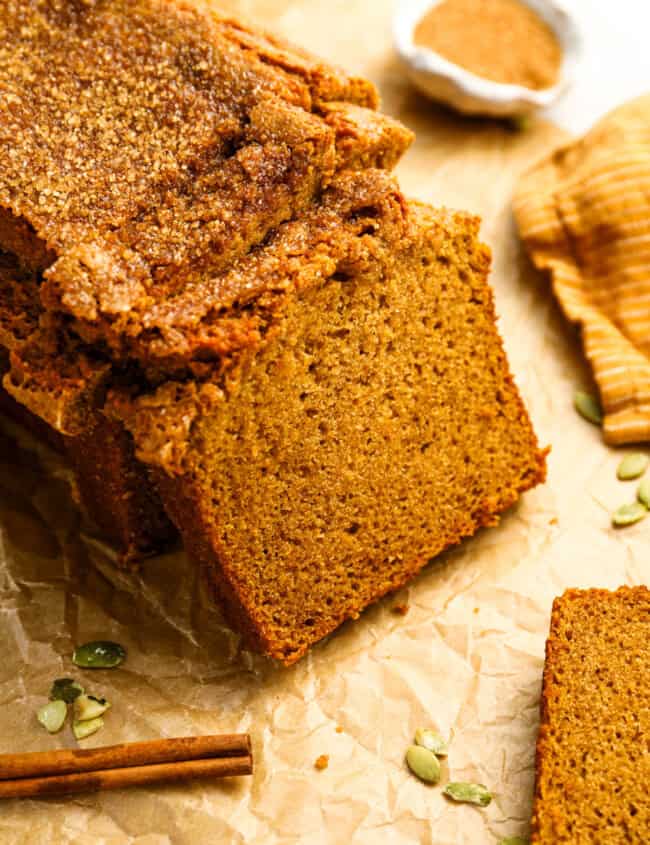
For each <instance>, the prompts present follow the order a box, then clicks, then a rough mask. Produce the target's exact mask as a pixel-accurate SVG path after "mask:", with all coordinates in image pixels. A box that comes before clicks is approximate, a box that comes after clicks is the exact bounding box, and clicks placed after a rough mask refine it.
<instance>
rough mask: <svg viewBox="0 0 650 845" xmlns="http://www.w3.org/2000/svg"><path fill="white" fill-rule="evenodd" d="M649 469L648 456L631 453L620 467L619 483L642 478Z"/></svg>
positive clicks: (618, 472)
mask: <svg viewBox="0 0 650 845" xmlns="http://www.w3.org/2000/svg"><path fill="white" fill-rule="evenodd" d="M647 468H648V456H647V455H644V454H643V452H630V454H629V455H626V456H625V457H624V458H623V460H622V461H621V462H620V464H619V465H618V471H617V473H616V475H617V477H618V480H619V481H632V479H634V478H640V477H641V476H642V475H643V473H644V472H645V471H646V470H647Z"/></svg>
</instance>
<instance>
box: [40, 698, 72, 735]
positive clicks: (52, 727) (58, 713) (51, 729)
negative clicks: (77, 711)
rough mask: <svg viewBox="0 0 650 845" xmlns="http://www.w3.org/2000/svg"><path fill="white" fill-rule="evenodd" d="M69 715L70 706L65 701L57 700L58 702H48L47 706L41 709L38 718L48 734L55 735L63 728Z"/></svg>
mask: <svg viewBox="0 0 650 845" xmlns="http://www.w3.org/2000/svg"><path fill="white" fill-rule="evenodd" d="M67 715H68V705H67V704H66V703H65V701H61V699H57V700H56V701H48V703H47V704H44V705H43V706H42V707H41V708H39V710H38V712H37V713H36V718H37V719H38V721H39V722H40V723H41V725H43V727H44V728H45V730H46V731H47V732H48V733H51V734H55V733H58V732H59V731H60V730H61V728H62V727H63V723H64V722H65V717H66V716H67Z"/></svg>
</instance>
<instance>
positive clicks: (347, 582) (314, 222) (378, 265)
mask: <svg viewBox="0 0 650 845" xmlns="http://www.w3.org/2000/svg"><path fill="white" fill-rule="evenodd" d="M477 230H478V221H477V219H476V218H474V217H471V216H469V215H467V214H462V213H458V214H452V213H448V212H445V211H433V210H431V209H428V208H425V207H423V206H418V205H415V204H413V205H410V206H407V205H406V204H405V203H404V201H403V199H402V196H401V194H400V193H399V191H398V189H397V188H396V186H395V184H394V183H393V182H392V180H390V179H389V178H387V177H386V176H385V175H384V174H381V173H377V172H368V173H365V174H360V175H348V176H344V177H342V178H340V179H339V180H338V181H337V182H336V183H335V184H334V186H333V187H332V188H331V189H330V190H329V191H328V192H327V193H326V195H325V197H324V199H323V203H322V205H321V206H320V207H319V208H318V210H316V211H314V212H313V213H311V214H309V215H306V216H305V217H304V218H302V219H301V220H299V221H295V222H293V223H289V224H286V225H285V226H283V227H281V228H280V229H279V230H278V232H276V233H275V234H274V235H273V236H272V237H271V238H270V239H269V240H268V242H267V244H266V246H265V248H264V249H263V250H259V251H254V252H253V253H252V254H251V255H250V256H248V257H247V258H246V259H244V260H242V261H241V262H239V263H238V265H237V266H236V267H235V268H233V270H232V271H230V273H228V274H226V275H225V276H224V277H223V279H222V280H221V282H220V288H219V290H220V291H221V293H222V296H223V299H222V308H221V310H220V311H219V312H215V311H213V312H212V313H211V314H210V315H208V316H206V317H205V319H204V321H203V323H201V324H199V327H198V328H196V327H195V335H194V338H195V340H196V341H197V342H198V340H199V338H200V336H201V335H202V334H205V335H206V336H208V337H211V338H213V339H214V338H216V337H219V338H220V342H221V344H222V349H223V362H224V363H223V366H222V369H221V370H220V371H219V377H218V378H216V379H208V380H206V381H204V382H200V381H198V380H196V379H195V380H192V381H185V382H168V383H166V384H164V385H162V386H161V387H159V388H158V390H156V391H154V392H153V393H150V394H148V395H143V396H139V397H137V398H135V399H133V398H132V397H131V398H129V397H128V396H124V395H120V394H119V393H116V394H114V395H113V397H112V401H113V407H114V410H115V413H117V414H118V415H119V416H120V417H121V418H122V419H123V420H124V421H125V423H126V425H127V427H129V428H130V429H131V431H132V432H133V434H134V438H135V442H136V447H137V454H138V456H139V457H140V458H141V459H142V460H144V461H145V462H147V463H150V464H152V465H154V466H157V467H158V468H159V472H158V485H159V489H160V490H161V493H162V495H163V500H164V502H165V506H166V508H167V510H168V512H169V514H170V516H171V517H172V519H173V520H174V522H175V523H176V525H177V526H178V528H179V530H180V532H181V534H182V536H183V539H184V542H185V545H186V547H187V548H188V550H189V551H190V553H191V554H192V555H193V556H194V557H195V558H197V559H198V560H199V561H200V563H201V565H202V567H203V569H204V572H205V575H206V577H207V580H208V582H209V584H210V586H211V587H212V589H213V590H214V593H215V595H217V596H218V597H219V598H220V599H221V600H222V602H223V603H224V606H225V608H226V611H227V612H228V614H229V616H230V618H231V619H232V620H233V621H234V622H235V624H236V625H237V626H238V627H239V629H240V630H242V631H243V632H244V633H245V635H246V637H247V640H248V643H249V644H250V645H252V646H253V647H255V648H256V649H258V650H260V651H262V652H264V653H265V654H268V655H271V656H272V657H275V658H278V659H279V660H282V661H284V662H285V663H287V664H290V663H292V662H293V661H295V660H296V659H298V658H299V657H300V656H301V655H302V654H304V653H305V651H306V650H307V648H308V647H309V646H310V645H311V644H312V643H314V642H316V641H317V640H319V639H321V638H322V637H324V636H325V635H326V634H328V633H330V632H331V631H333V630H334V629H335V628H336V627H337V626H338V625H339V624H340V623H341V622H343V621H344V620H345V619H350V618H354V617H356V616H358V615H359V614H360V613H361V611H362V610H363V609H364V608H365V607H366V606H367V605H368V604H369V603H371V602H373V601H375V600H376V599H378V598H379V597H380V596H382V595H384V594H385V593H387V592H389V591H391V590H395V589H397V588H398V587H399V586H401V585H402V584H403V583H405V582H406V581H407V580H408V579H409V578H411V577H412V576H413V575H414V574H415V573H416V572H418V571H419V570H420V569H421V568H422V567H423V566H424V565H425V564H426V563H427V561H429V560H430V559H431V558H432V557H433V556H435V555H436V554H438V553H439V552H440V551H442V550H443V549H445V548H446V547H447V546H449V545H451V544H453V543H457V542H458V541H460V540H461V539H462V538H463V537H467V536H469V535H471V534H473V533H474V532H475V531H477V529H479V528H480V527H481V526H484V525H493V524H495V523H496V522H497V518H498V514H499V513H500V512H502V511H503V510H504V509H506V508H507V507H508V506H510V505H512V504H513V503H514V502H515V501H516V500H517V498H518V497H519V495H520V493H522V492H523V491H524V490H527V489H528V488H530V487H532V486H534V485H535V484H537V483H538V482H540V481H541V480H542V479H543V478H544V475H545V461H544V453H543V452H541V451H540V450H539V448H538V446H537V442H536V439H535V436H534V433H533V431H532V428H531V425H530V422H529V419H528V416H527V414H526V411H525V409H524V406H523V405H522V402H521V399H520V397H519V394H518V392H517V389H516V387H515V385H514V383H513V380H512V378H511V375H510V372H509V369H508V365H507V361H506V357H505V353H504V350H503V346H502V343H501V340H500V338H499V335H498V333H497V329H496V323H495V312H494V304H493V298H492V292H491V290H490V287H489V285H488V283H487V275H488V270H489V264H490V255H489V251H488V249H487V248H486V247H484V246H483V245H482V244H481V243H480V242H479V241H478V239H477ZM253 289H254V290H253ZM252 290H253V293H251V291H252ZM244 293H247V294H248V300H247V306H246V309H245V311H242V297H243V295H244ZM253 294H254V296H253ZM229 297H230V298H229ZM233 303H235V304H236V306H235V304H233ZM253 316H255V318H256V320H257V323H256V324H255V331H253V330H252V328H251V330H250V331H248V332H245V331H244V330H243V327H245V326H249V327H250V326H251V324H250V320H251V319H252V317H253ZM244 320H247V321H249V322H245V321H244ZM215 372H216V371H215Z"/></svg>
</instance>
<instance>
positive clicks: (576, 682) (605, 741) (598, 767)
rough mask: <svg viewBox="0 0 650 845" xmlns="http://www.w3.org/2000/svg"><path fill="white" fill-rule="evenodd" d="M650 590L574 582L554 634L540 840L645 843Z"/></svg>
mask: <svg viewBox="0 0 650 845" xmlns="http://www.w3.org/2000/svg"><path fill="white" fill-rule="evenodd" d="M649 698H650V590H648V589H647V588H646V587H634V588H631V587H621V588H620V589H619V590H616V592H609V591H608V590H568V591H567V592H565V593H564V595H563V596H562V597H561V598H557V599H556V600H555V602H554V604H553V613H552V616H551V630H550V634H549V638H548V641H547V643H546V664H545V666H544V684H543V689H542V706H541V725H540V730H539V739H538V741H537V778H536V788H535V807H534V813H533V835H532V843H533V845H646V843H647V842H648V840H649V833H650V798H649V797H648V784H650V752H649V749H650V707H649V706H648V699H649Z"/></svg>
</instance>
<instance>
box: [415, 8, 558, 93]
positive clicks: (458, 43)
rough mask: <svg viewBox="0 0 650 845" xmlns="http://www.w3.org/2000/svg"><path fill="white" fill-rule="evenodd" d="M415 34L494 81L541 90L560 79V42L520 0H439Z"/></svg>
mask: <svg viewBox="0 0 650 845" xmlns="http://www.w3.org/2000/svg"><path fill="white" fill-rule="evenodd" d="M414 38H415V43H416V44H417V45H419V46H421V47H428V48H429V49H430V50H433V51H434V52H436V53H439V54H440V55H441V56H442V57H443V58H445V59H447V60H448V61H450V62H454V64H457V65H460V66H461V67H464V68H465V69H466V70H469V71H470V72H471V73H474V74H476V75H477V76H482V77H484V78H485V79H491V80H492V81H493V82H502V83H507V84H511V85H523V86H525V87H526V88H532V89H535V90H541V89H543V88H550V87H552V86H553V85H555V84H556V82H557V81H558V77H559V73H560V66H561V64H562V48H561V46H560V42H559V41H558V39H557V37H556V35H555V33H554V32H553V30H552V29H551V28H550V27H549V26H548V24H546V23H545V22H544V21H543V20H542V19H541V18H540V17H539V16H538V15H537V14H536V13H535V12H534V11H533V10H532V9H530V8H529V7H528V6H526V5H525V4H524V3H521V2H520V0H443V2H442V3H439V4H437V5H436V6H434V7H433V8H432V9H430V10H429V12H428V13H427V14H426V15H425V16H424V17H423V18H422V19H421V20H420V22H419V23H418V25H417V27H416V29H415V35H414Z"/></svg>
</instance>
